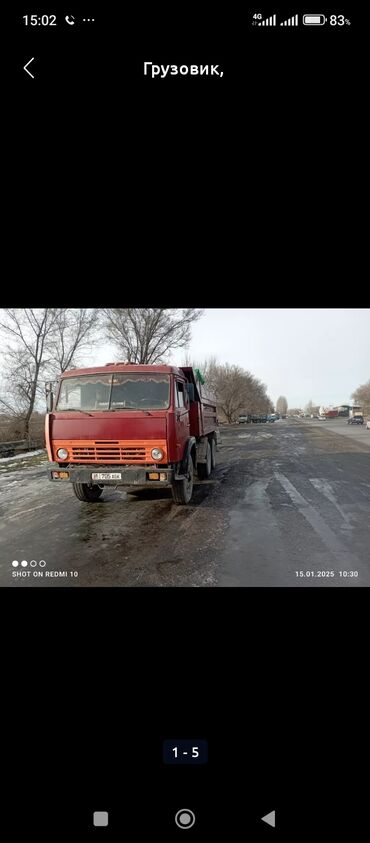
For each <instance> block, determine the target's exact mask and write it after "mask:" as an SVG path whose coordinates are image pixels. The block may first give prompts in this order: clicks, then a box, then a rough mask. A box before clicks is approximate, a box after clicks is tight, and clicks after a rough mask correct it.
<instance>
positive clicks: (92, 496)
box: [72, 483, 103, 503]
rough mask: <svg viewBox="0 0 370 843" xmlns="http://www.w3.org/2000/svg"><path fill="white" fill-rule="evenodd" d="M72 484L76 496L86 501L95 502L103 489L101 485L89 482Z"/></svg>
mask: <svg viewBox="0 0 370 843" xmlns="http://www.w3.org/2000/svg"><path fill="white" fill-rule="evenodd" d="M72 485H73V491H74V493H75V495H76V498H78V500H79V501H84V502H85V503H94V502H95V501H97V500H99V498H100V495H101V494H102V491H103V489H102V487H101V486H93V485H90V484H89V483H73V484H72Z"/></svg>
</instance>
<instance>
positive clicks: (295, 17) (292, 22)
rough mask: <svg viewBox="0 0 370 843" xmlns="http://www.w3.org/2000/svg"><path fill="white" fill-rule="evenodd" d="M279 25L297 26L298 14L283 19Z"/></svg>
mask: <svg viewBox="0 0 370 843" xmlns="http://www.w3.org/2000/svg"><path fill="white" fill-rule="evenodd" d="M280 26H298V15H292V17H291V18H287V20H283V21H282V23H281V24H280Z"/></svg>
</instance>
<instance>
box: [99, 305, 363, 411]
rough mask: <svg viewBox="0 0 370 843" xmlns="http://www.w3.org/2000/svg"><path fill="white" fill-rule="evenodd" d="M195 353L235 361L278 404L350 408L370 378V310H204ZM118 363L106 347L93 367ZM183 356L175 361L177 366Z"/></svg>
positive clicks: (178, 355)
mask: <svg viewBox="0 0 370 843" xmlns="http://www.w3.org/2000/svg"><path fill="white" fill-rule="evenodd" d="M189 353H190V355H191V357H192V358H194V359H196V360H197V361H203V360H204V359H205V358H206V357H209V356H215V357H216V358H217V361H218V362H219V363H226V362H227V363H236V364H237V365H239V366H242V367H243V368H244V369H247V370H248V371H249V372H251V373H252V374H253V375H255V376H256V377H257V378H259V380H261V381H263V383H265V384H266V386H267V392H268V395H269V396H270V398H271V400H272V401H273V402H274V403H276V400H277V398H278V397H279V395H285V396H286V398H287V400H288V405H289V407H304V406H305V405H306V404H307V403H308V401H309V400H310V399H312V401H313V402H314V403H315V404H318V405H321V404H323V405H325V406H329V405H330V404H333V405H337V404H341V403H350V400H351V397H350V396H351V393H352V392H353V391H354V390H355V389H356V388H357V387H358V386H360V385H361V384H363V383H365V382H366V381H368V380H369V378H370V309H363V310H360V309H356V308H353V309H338V310H334V309H310V308H307V309H306V308H301V309H291V310H288V309H284V308H282V309H269V308H266V309H258V308H257V309H253V308H252V309H245V310H244V309H242V308H238V309H221V308H215V309H213V310H205V311H204V315H203V316H202V318H201V319H200V320H199V322H197V323H196V324H195V325H194V327H193V330H192V340H191V343H190V347H189ZM117 359H119V355H117V354H116V352H115V351H114V349H113V348H112V347H109V346H101V347H100V351H99V352H97V353H96V354H95V355H94V357H93V358H91V363H90V365H101V364H104V363H107V362H109V361H110V360H117ZM183 359H184V355H183V353H182V352H175V353H173V354H172V355H171V362H173V363H174V364H175V365H176V364H180V363H181V362H183Z"/></svg>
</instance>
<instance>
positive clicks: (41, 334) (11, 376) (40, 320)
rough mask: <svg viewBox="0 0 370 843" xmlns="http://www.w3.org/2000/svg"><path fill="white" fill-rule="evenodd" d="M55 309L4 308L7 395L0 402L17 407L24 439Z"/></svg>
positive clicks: (3, 404) (57, 310)
mask: <svg viewBox="0 0 370 843" xmlns="http://www.w3.org/2000/svg"><path fill="white" fill-rule="evenodd" d="M60 312H61V311H60V309H58V308H49V307H45V308H37V309H35V308H5V309H4V310H3V316H4V318H3V320H2V321H1V322H0V328H1V330H2V332H3V335H4V337H5V338H6V339H7V341H8V343H9V344H8V348H7V352H6V353H5V355H4V358H5V370H6V376H5V380H6V383H7V387H8V390H7V396H10V400H9V398H8V397H7V398H2V399H1V405H2V406H3V407H4V406H6V405H7V404H8V408H9V405H11V406H13V410H15V409H16V407H17V406H19V408H20V409H19V414H20V417H21V418H22V420H23V432H24V436H25V438H28V437H29V424H30V418H31V415H32V412H33V409H34V406H35V401H36V396H37V389H38V386H39V380H40V376H41V373H42V369H43V366H44V363H45V358H46V356H47V353H48V339H49V338H50V336H51V334H52V332H53V331H54V330H55V327H56V323H57V320H58V317H59V315H60Z"/></svg>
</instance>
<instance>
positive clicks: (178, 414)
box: [175, 378, 190, 462]
mask: <svg viewBox="0 0 370 843" xmlns="http://www.w3.org/2000/svg"><path fill="white" fill-rule="evenodd" d="M175 426H176V447H177V461H178V462H180V460H181V459H182V458H183V455H184V450H185V445H186V443H187V440H188V438H189V433H190V421H189V398H188V394H187V391H186V389H185V382H184V381H180V380H178V379H177V378H176V379H175Z"/></svg>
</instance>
